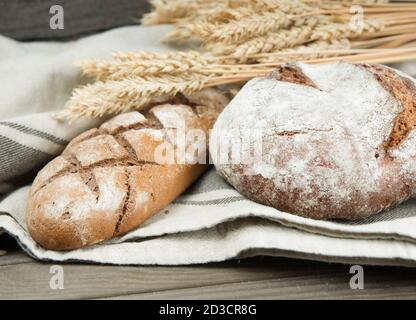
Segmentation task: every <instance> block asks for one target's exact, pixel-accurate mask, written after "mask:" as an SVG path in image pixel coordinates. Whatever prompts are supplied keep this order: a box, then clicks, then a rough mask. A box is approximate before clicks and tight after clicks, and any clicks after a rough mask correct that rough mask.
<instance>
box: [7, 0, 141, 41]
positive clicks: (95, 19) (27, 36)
mask: <svg viewBox="0 0 416 320" xmlns="http://www.w3.org/2000/svg"><path fill="white" fill-rule="evenodd" d="M55 4H59V5H61V6H62V7H63V9H64V29H63V30H59V29H58V30H52V29H51V28H50V26H49V22H50V19H51V17H52V15H51V14H50V13H49V10H50V7H51V6H52V5H55ZM148 10H149V4H148V1H147V0H134V1H131V0H117V1H114V0H61V1H59V2H58V3H57V2H56V1H54V0H13V1H10V0H0V21H1V23H0V34H2V35H5V36H8V37H12V38H15V39H18V40H35V39H55V40H57V39H66V38H73V37H78V36H80V35H84V34H88V33H92V32H96V31H100V30H105V29H110V28H114V27H118V26H124V25H131V24H136V23H137V22H135V20H134V19H138V18H140V17H141V15H142V14H143V13H144V12H147V11H148Z"/></svg>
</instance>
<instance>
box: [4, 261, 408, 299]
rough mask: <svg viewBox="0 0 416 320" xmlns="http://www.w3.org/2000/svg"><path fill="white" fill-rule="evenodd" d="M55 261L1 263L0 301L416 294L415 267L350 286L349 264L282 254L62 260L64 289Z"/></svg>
mask: <svg viewBox="0 0 416 320" xmlns="http://www.w3.org/2000/svg"><path fill="white" fill-rule="evenodd" d="M13 255H15V256H17V257H18V256H19V254H13ZM13 255H11V256H13ZM22 255H24V254H22ZM20 256H21V255H20ZM52 265H53V264H49V263H40V262H33V261H30V262H25V263H22V264H10V265H3V266H0V299H12V298H19V299H32V298H41V299H43V298H46V299H56V298H59V299H72V298H78V299H82V298H114V299H119V298H122V299H125V298H127V299H166V298H169V299H217V298H222V299H227V298H228V299H237V298H238V299H240V298H243V299H250V298H257V299H288V298H294V299H303V298H308V299H309V298H320V299H328V298H416V270H413V269H406V268H376V267H365V269H364V270H365V287H366V288H365V290H351V289H350V288H349V280H350V276H351V275H350V274H349V266H347V265H338V264H325V263H318V262H310V261H302V260H292V259H283V258H261V257H259V258H253V259H245V260H238V261H230V262H225V263H216V264H209V265H203V266H189V267H119V266H103V265H77V264H64V265H62V266H63V268H64V287H65V288H64V290H52V289H51V288H50V287H49V281H50V279H51V276H52V275H51V274H50V273H49V272H50V267H51V266H52Z"/></svg>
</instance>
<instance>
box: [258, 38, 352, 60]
mask: <svg viewBox="0 0 416 320" xmlns="http://www.w3.org/2000/svg"><path fill="white" fill-rule="evenodd" d="M350 48H351V43H350V41H349V40H348V39H339V40H338V39H331V40H323V41H322V40H321V41H315V42H311V43H309V44H307V45H300V46H296V47H294V48H290V49H284V50H281V51H279V52H272V53H266V54H259V55H256V56H253V58H255V59H256V61H258V62H259V63H269V62H275V63H278V62H280V63H285V62H287V61H288V60H291V61H295V60H305V59H308V60H309V59H316V58H325V57H328V56H331V55H333V54H335V55H339V54H340V52H341V53H342V52H343V51H342V50H343V49H345V50H348V49H350Z"/></svg>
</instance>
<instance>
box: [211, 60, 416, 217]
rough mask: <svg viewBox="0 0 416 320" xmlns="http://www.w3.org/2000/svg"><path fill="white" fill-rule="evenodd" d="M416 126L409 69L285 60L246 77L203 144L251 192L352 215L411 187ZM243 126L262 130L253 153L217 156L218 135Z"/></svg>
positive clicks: (319, 213) (295, 209)
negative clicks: (251, 156) (242, 159)
mask: <svg viewBox="0 0 416 320" xmlns="http://www.w3.org/2000/svg"><path fill="white" fill-rule="evenodd" d="M415 127H416V84H415V81H414V80H413V79H412V78H411V77H409V76H407V75H404V74H402V73H400V72H398V71H395V70H393V69H391V68H388V67H385V66H381V65H368V64H357V65H354V64H349V63H345V62H339V63H335V64H329V65H319V66H317V65H316V66H314V65H305V64H289V65H286V66H282V67H280V68H278V69H276V71H274V72H273V73H271V74H270V75H269V76H268V77H265V78H257V79H253V80H252V81H250V82H248V83H247V84H246V85H245V87H244V88H243V89H242V90H241V91H240V92H239V93H238V95H237V96H236V97H235V98H234V99H233V100H232V101H231V102H230V104H229V105H228V106H227V107H226V108H225V110H224V111H223V112H222V114H221V115H220V116H219V118H218V120H217V122H216V124H215V126H214V129H213V132H212V137H211V141H210V151H211V155H212V157H213V159H214V162H215V164H216V168H217V170H218V172H219V173H220V174H221V175H222V176H223V177H225V179H226V180H227V181H228V182H229V183H230V184H232V185H233V186H234V187H235V188H236V189H237V190H238V191H239V192H240V193H242V194H243V195H245V196H247V197H248V198H250V199H252V200H254V201H257V202H259V203H262V204H265V205H269V206H272V207H275V208H277V209H279V210H282V211H285V212H290V213H293V214H298V215H301V216H305V217H310V218H315V219H350V220H353V219H360V218H365V217H368V216H370V215H373V214H376V213H378V212H380V211H382V210H385V209H387V208H391V207H392V206H394V205H397V204H399V203H401V202H403V201H404V200H406V199H408V198H409V197H411V196H412V195H414V194H415V192H416V130H415ZM246 129H250V130H257V131H261V133H262V139H261V147H262V152H261V157H260V158H259V159H260V161H259V159H256V161H253V162H252V163H235V162H232V161H221V158H220V157H219V155H220V154H221V153H224V151H221V146H220V143H219V142H218V141H219V140H221V139H219V138H220V137H222V140H227V139H226V138H225V137H226V136H227V135H234V136H235V132H242V131H244V130H246ZM255 146H256V148H260V143H257V144H255ZM226 156H227V157H229V158H231V157H232V156H231V155H230V154H226Z"/></svg>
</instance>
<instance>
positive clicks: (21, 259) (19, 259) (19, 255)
mask: <svg viewBox="0 0 416 320" xmlns="http://www.w3.org/2000/svg"><path fill="white" fill-rule="evenodd" d="M30 262H33V259H32V258H31V257H29V255H27V254H26V253H23V252H22V251H17V252H16V251H12V252H9V251H6V254H5V255H3V256H1V257H0V267H1V266H9V265H14V264H20V263H30Z"/></svg>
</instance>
